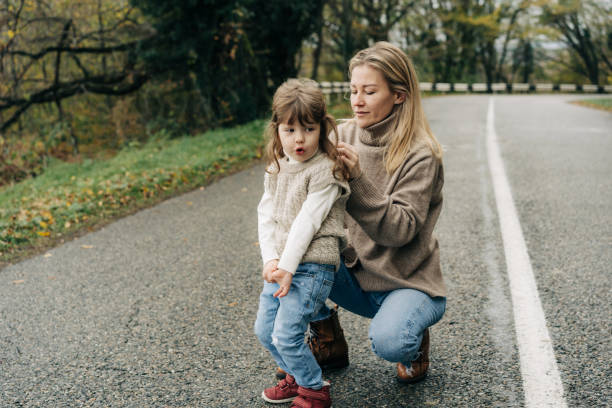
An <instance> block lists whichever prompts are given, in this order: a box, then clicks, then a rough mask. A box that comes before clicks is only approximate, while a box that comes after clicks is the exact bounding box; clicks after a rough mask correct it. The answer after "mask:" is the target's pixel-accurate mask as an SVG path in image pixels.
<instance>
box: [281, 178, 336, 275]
mask: <svg viewBox="0 0 612 408" xmlns="http://www.w3.org/2000/svg"><path fill="white" fill-rule="evenodd" d="M341 193H342V188H341V187H340V186H339V185H337V184H329V185H328V186H326V187H324V188H323V189H322V190H319V191H316V192H313V193H309V194H308V196H307V197H306V200H305V201H304V203H303V204H302V208H301V209H300V212H299V213H298V215H297V217H296V218H295V220H294V221H293V224H291V229H290V230H289V236H288V237H287V243H286V244H285V249H284V250H283V254H282V255H281V258H280V262H279V263H278V269H283V270H285V271H287V272H289V273H291V274H294V273H295V271H296V269H297V267H298V265H299V263H300V261H301V260H302V257H303V256H304V254H305V253H306V250H307V249H308V246H309V245H310V241H312V238H313V237H314V235H315V233H316V232H317V231H318V230H319V228H321V224H322V223H323V220H325V218H326V217H327V215H328V214H329V211H330V210H331V208H332V206H333V205H334V203H335V202H336V200H337V199H338V197H339V196H340V194H341Z"/></svg>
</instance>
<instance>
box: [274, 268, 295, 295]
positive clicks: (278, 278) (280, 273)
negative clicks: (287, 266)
mask: <svg viewBox="0 0 612 408" xmlns="http://www.w3.org/2000/svg"><path fill="white" fill-rule="evenodd" d="M272 276H273V278H274V281H275V282H276V283H278V285H279V286H280V288H278V290H277V291H276V292H274V295H273V296H274V297H283V296H287V293H289V289H290V288H291V281H292V280H293V275H292V274H290V273H289V272H287V271H286V270H284V269H276V271H275V272H274V273H273V274H272Z"/></svg>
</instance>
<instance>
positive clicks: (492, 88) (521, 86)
mask: <svg viewBox="0 0 612 408" xmlns="http://www.w3.org/2000/svg"><path fill="white" fill-rule="evenodd" d="M319 86H320V87H321V89H322V90H323V93H324V94H343V93H345V92H350V90H351V85H350V83H349V82H325V81H324V82H319ZM420 88H421V91H436V92H472V93H481V92H489V93H493V92H509V93H514V92H564V93H566V92H569V93H571V92H582V93H612V85H603V86H602V85H576V84H550V83H544V84H541V83H538V84H528V83H510V84H507V83H505V82H500V83H492V84H487V83H473V84H468V83H448V82H436V83H432V82H421V83H420Z"/></svg>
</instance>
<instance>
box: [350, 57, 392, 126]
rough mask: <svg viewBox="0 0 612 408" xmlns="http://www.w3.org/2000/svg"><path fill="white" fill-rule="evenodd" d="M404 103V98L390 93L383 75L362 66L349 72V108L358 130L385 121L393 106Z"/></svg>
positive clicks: (369, 67)
mask: <svg viewBox="0 0 612 408" xmlns="http://www.w3.org/2000/svg"><path fill="white" fill-rule="evenodd" d="M403 101H404V96H403V95H401V94H398V93H393V92H391V89H390V88H389V84H388V83H387V80H386V79H385V77H384V76H383V74H382V73H381V72H380V71H379V70H377V69H375V68H372V67H371V66H370V65H367V64H363V65H358V66H356V67H355V68H353V71H352V72H351V107H352V108H353V112H354V113H355V118H356V119H357V125H358V126H359V127H360V128H367V127H368V126H371V125H374V124H376V123H378V122H380V121H382V120H383V119H385V118H386V117H387V116H389V114H390V113H391V111H392V110H393V105H395V104H398V103H401V102H403Z"/></svg>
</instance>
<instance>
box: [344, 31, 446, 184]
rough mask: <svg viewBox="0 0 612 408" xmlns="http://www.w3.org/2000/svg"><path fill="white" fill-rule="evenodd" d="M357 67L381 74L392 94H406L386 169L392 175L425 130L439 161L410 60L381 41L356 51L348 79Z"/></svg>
mask: <svg viewBox="0 0 612 408" xmlns="http://www.w3.org/2000/svg"><path fill="white" fill-rule="evenodd" d="M360 65H369V66H371V67H373V68H374V69H377V70H378V71H380V72H381V73H382V74H383V76H384V77H385V79H386V80H387V83H388V84H389V89H390V90H391V92H392V93H400V94H404V95H406V99H405V101H404V102H403V103H401V104H400V105H399V106H398V108H396V109H398V113H397V120H396V123H395V126H394V129H393V130H392V131H391V134H390V136H389V139H388V144H387V150H386V152H385V169H386V170H387V173H389V174H391V173H393V172H394V171H395V170H396V169H397V168H398V167H400V166H401V164H402V163H403V162H404V160H405V158H406V155H407V154H408V152H409V151H410V146H411V145H412V141H413V140H414V138H415V137H417V136H416V135H417V134H418V133H421V132H420V131H424V133H425V134H426V135H427V139H428V142H429V145H430V147H431V150H432V152H433V155H434V156H435V157H437V158H438V159H441V158H442V146H440V143H439V142H438V140H437V139H436V137H435V136H434V134H433V132H432V131H431V128H430V127H429V123H428V122H427V118H426V117H425V112H424V111H423V107H422V106H421V92H420V91H419V80H418V78H417V74H416V70H415V69H414V66H413V65H412V61H410V58H408V56H407V55H406V54H405V53H404V52H403V51H402V50H401V49H399V48H398V47H396V46H395V45H393V44H391V43H388V42H386V41H380V42H377V43H376V44H374V45H373V46H372V47H370V48H366V49H364V50H361V51H359V52H358V53H357V54H356V55H355V56H354V57H353V58H352V59H351V62H350V64H349V76H350V74H351V73H352V72H353V69H354V68H355V67H357V66H360Z"/></svg>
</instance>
